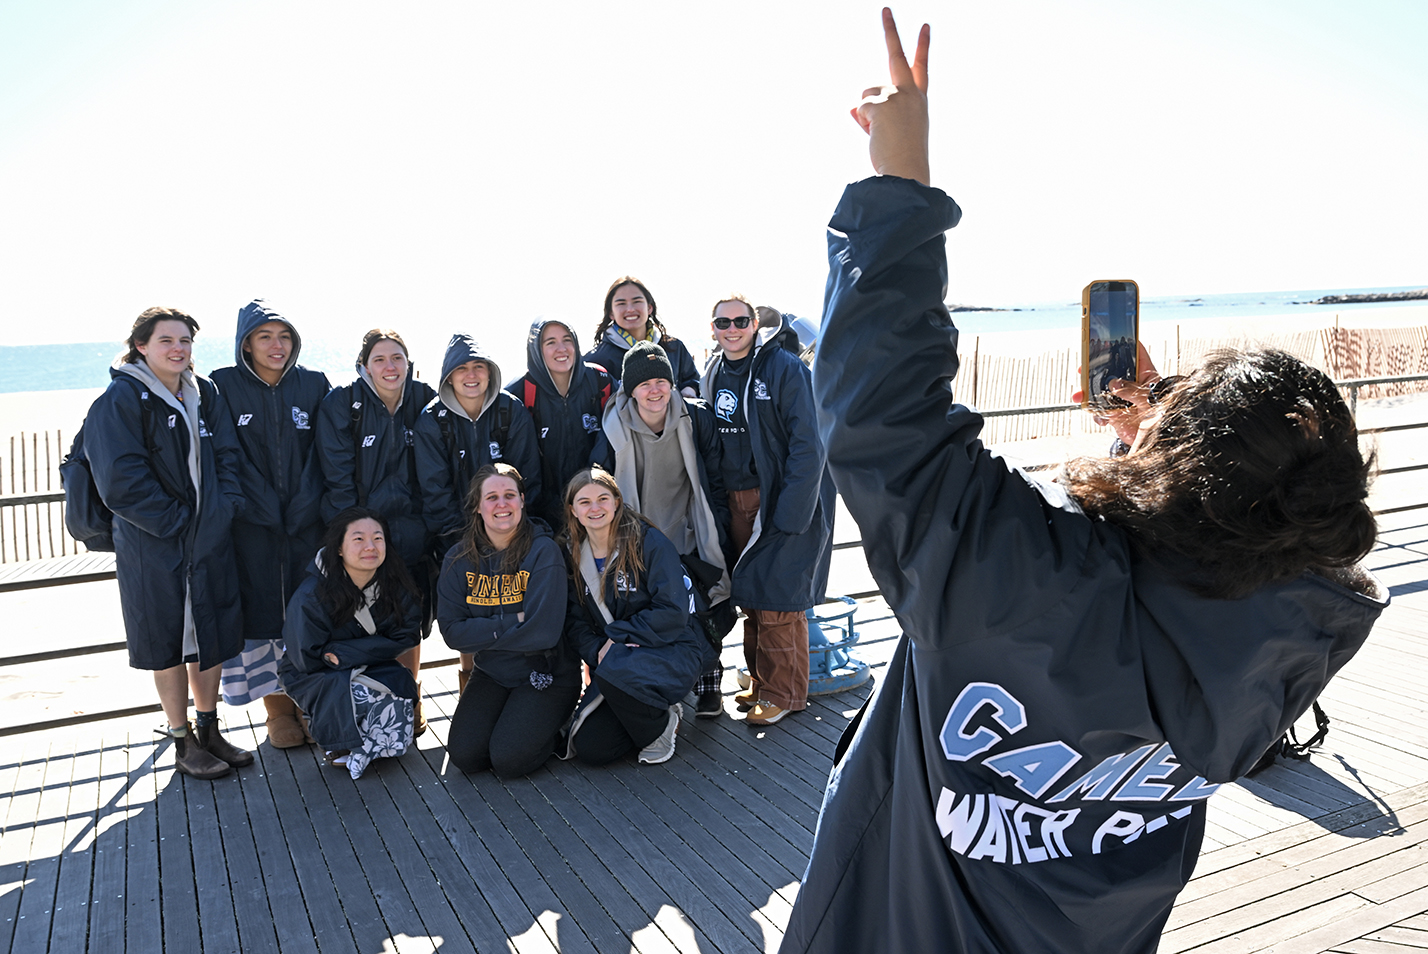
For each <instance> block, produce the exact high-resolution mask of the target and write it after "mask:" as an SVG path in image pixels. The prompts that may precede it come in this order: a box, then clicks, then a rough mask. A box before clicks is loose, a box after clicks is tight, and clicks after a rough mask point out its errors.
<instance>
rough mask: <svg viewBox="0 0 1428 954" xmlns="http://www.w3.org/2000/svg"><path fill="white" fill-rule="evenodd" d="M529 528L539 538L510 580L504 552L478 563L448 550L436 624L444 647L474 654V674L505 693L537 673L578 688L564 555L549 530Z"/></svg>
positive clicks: (457, 548) (538, 526) (537, 524)
mask: <svg viewBox="0 0 1428 954" xmlns="http://www.w3.org/2000/svg"><path fill="white" fill-rule="evenodd" d="M531 522H532V524H533V525H534V527H535V539H534V541H533V542H532V544H531V549H530V552H529V553H527V554H526V558H525V559H524V560H522V561H521V566H520V570H519V572H518V573H516V574H513V575H511V574H503V573H501V572H500V564H501V554H500V553H499V552H497V553H492V554H490V555H489V556H487V557H485V558H483V559H481V560H479V561H475V562H473V561H472V560H471V559H469V558H468V557H464V556H460V555H459V551H460V549H461V546H460V545H459V544H458V545H457V546H454V547H452V548H451V551H450V552H449V553H447V554H446V561H445V563H444V564H443V565H442V568H441V579H440V581H439V582H438V584H437V613H436V619H437V625H438V626H440V627H441V637H442V639H444V640H446V645H448V646H450V647H451V648H452V649H454V650H456V651H457V652H462V653H471V654H472V655H474V656H475V657H476V668H477V669H479V670H481V671H482V672H483V673H485V674H486V675H488V676H490V677H491V678H492V679H494V680H495V681H496V682H498V683H500V684H501V685H502V686H505V687H506V688H507V689H514V688H516V687H518V686H526V685H531V674H532V673H544V674H547V675H550V676H552V677H553V678H554V683H553V685H562V686H579V685H580V660H579V659H578V658H577V657H576V655H575V651H574V648H573V647H572V646H571V644H570V642H569V640H567V639H566V638H565V610H566V600H567V598H568V595H569V594H568V584H567V580H568V574H567V573H566V569H565V557H564V555H563V554H562V553H561V552H560V547H558V546H557V545H556V543H555V539H554V538H553V537H552V536H551V533H550V528H549V527H547V526H546V525H545V523H544V522H543V521H540V520H532V521H531ZM517 613H524V614H525V619H524V620H523V621H522V620H518V619H517V618H516V614H517Z"/></svg>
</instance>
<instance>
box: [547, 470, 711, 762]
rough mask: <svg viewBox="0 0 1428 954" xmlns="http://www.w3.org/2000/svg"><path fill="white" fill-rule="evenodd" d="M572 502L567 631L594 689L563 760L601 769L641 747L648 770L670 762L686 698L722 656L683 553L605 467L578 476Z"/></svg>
mask: <svg viewBox="0 0 1428 954" xmlns="http://www.w3.org/2000/svg"><path fill="white" fill-rule="evenodd" d="M565 504H566V514H567V517H566V530H567V533H568V534H569V539H570V556H571V562H572V564H573V566H574V576H573V577H572V579H571V583H570V604H569V606H568V607H567V609H566V613H565V617H566V619H565V626H566V633H567V635H568V636H569V638H570V639H571V640H572V641H573V642H574V644H575V646H576V648H577V649H578V650H579V652H580V656H581V657H582V658H583V659H584V660H585V662H586V663H587V664H589V666H590V672H591V683H590V687H589V689H588V690H587V691H586V694H585V697H584V698H583V699H581V701H580V705H579V707H578V708H577V709H576V712H575V716H574V718H573V719H572V720H571V725H570V729H569V732H568V740H567V746H566V752H565V756H564V757H565V758H573V757H578V758H579V759H580V760H581V761H582V762H586V763H588V764H591V765H603V764H605V763H606V762H613V761H614V760H615V759H618V758H620V757H622V756H624V755H626V754H627V753H629V752H631V751H635V750H639V753H640V761H641V762H644V763H646V764H656V763H659V762H665V761H668V760H669V758H670V757H671V756H673V755H674V736H675V731H676V730H677V728H678V726H679V719H680V716H681V715H682V714H683V709H682V707H681V706H680V705H679V700H680V699H683V698H684V696H685V695H686V694H688V693H689V691H690V690H691V689H692V688H694V681H695V679H696V678H698V676H699V673H700V672H701V671H702V670H703V669H704V668H705V667H706V666H707V665H709V664H710V663H711V662H712V660H713V658H714V651H713V649H712V648H711V647H710V645H709V641H708V640H707V639H705V638H704V636H703V635H702V634H701V632H700V630H699V629H698V622H697V619H696V617H695V616H694V615H693V613H692V610H693V604H694V593H693V590H692V588H691V586H690V582H689V578H688V577H687V576H686V575H685V573H684V566H683V565H682V564H681V563H680V560H679V552H678V551H677V550H675V548H674V544H672V543H670V542H669V539H668V538H666V537H665V535H664V534H662V533H660V532H659V531H658V530H656V529H655V528H654V527H653V526H651V525H650V522H649V521H648V520H646V519H645V518H644V517H642V516H640V515H639V514H638V513H636V512H635V511H633V510H631V509H630V508H629V507H627V506H625V503H624V499H623V498H622V497H621V495H620V488H619V485H618V484H617V483H616V482H615V478H614V477H613V476H611V475H610V474H609V473H607V472H606V471H604V470H601V469H599V468H598V467H597V468H591V469H589V470H583V471H580V472H579V473H577V474H576V475H575V476H574V477H573V478H571V480H570V483H569V484H567V485H566V490H565Z"/></svg>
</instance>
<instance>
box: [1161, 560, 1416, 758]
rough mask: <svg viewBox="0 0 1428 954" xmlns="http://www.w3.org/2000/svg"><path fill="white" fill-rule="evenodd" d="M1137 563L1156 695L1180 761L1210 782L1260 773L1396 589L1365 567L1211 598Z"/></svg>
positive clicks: (1364, 636)
mask: <svg viewBox="0 0 1428 954" xmlns="http://www.w3.org/2000/svg"><path fill="white" fill-rule="evenodd" d="M1137 562H1138V566H1137V571H1136V575H1137V583H1136V588H1137V603H1138V604H1139V611H1138V616H1139V620H1138V622H1139V626H1140V629H1141V631H1142V643H1141V644H1142V647H1143V651H1144V654H1145V657H1144V661H1145V673H1146V685H1147V688H1148V690H1149V692H1150V698H1151V700H1152V703H1153V705H1154V707H1155V710H1156V715H1157V718H1158V720H1159V722H1160V724H1161V726H1162V727H1163V728H1164V730H1165V735H1166V738H1167V740H1168V741H1169V742H1170V744H1171V748H1173V749H1174V751H1175V755H1176V758H1177V759H1178V760H1179V761H1180V762H1182V763H1183V764H1185V765H1187V766H1189V767H1190V768H1192V769H1194V770H1195V771H1196V772H1198V773H1199V774H1200V775H1203V776H1204V777H1205V778H1207V779H1208V780H1210V781H1212V782H1229V781H1233V780H1234V779H1236V778H1239V777H1240V776H1242V775H1244V774H1245V773H1246V772H1248V771H1249V770H1250V769H1251V768H1253V767H1254V764H1255V762H1256V761H1257V760H1258V759H1259V757H1260V756H1261V755H1263V754H1264V752H1265V751H1266V750H1267V749H1268V748H1269V746H1270V745H1272V744H1273V743H1274V741H1275V740H1276V739H1278V738H1279V737H1280V736H1282V735H1283V734H1284V733H1285V732H1286V731H1287V730H1288V729H1289V727H1290V725H1292V724H1293V721H1294V719H1295V718H1296V717H1297V716H1298V715H1299V714H1300V713H1302V712H1304V711H1306V710H1307V709H1308V708H1309V706H1310V704H1311V703H1312V702H1313V701H1314V699H1315V698H1316V697H1317V696H1318V695H1319V692H1320V691H1321V690H1322V689H1323V688H1324V685H1325V684H1326V683H1327V682H1328V681H1329V679H1330V677H1332V676H1333V675H1334V673H1336V672H1338V670H1339V669H1340V668H1341V667H1342V666H1343V665H1344V664H1345V663H1346V662H1348V661H1349V659H1350V657H1352V656H1353V654H1354V653H1355V652H1356V651H1357V650H1358V648H1359V647H1360V646H1361V645H1362V644H1363V642H1364V640H1365V639H1367V638H1368V634H1369V630H1370V629H1371V628H1372V627H1373V624H1374V621H1375V620H1377V619H1378V617H1379V614H1381V613H1382V612H1383V609H1384V607H1386V606H1387V605H1388V592H1387V590H1385V589H1384V587H1383V586H1382V584H1380V583H1379V582H1378V580H1377V579H1375V578H1374V577H1373V576H1372V575H1371V574H1369V573H1367V572H1366V571H1364V570H1363V569H1361V568H1358V567H1355V568H1351V569H1348V570H1335V571H1329V570H1326V571H1325V572H1326V573H1333V574H1334V575H1333V577H1329V576H1321V575H1318V574H1316V573H1311V572H1306V573H1303V574H1301V575H1300V576H1299V577H1297V578H1295V579H1293V580H1290V581H1288V582H1285V583H1279V584H1275V585H1272V586H1268V587H1264V588H1263V589H1260V590H1258V591H1256V592H1255V593H1253V594H1251V595H1250V596H1248V597H1246V598H1244V599H1241V600H1213V599H1205V598H1201V597H1198V596H1196V595H1195V594H1193V593H1191V592H1190V591H1189V590H1187V589H1185V588H1184V587H1183V586H1181V585H1180V584H1179V583H1177V582H1175V577H1176V576H1178V574H1175V573H1174V571H1173V570H1169V571H1167V570H1166V569H1164V568H1160V567H1156V566H1152V565H1150V564H1148V563H1145V562H1141V561H1137Z"/></svg>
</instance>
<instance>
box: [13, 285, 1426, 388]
mask: <svg viewBox="0 0 1428 954" xmlns="http://www.w3.org/2000/svg"><path fill="white" fill-rule="evenodd" d="M1422 287H1423V286H1422V285H1398V286H1393V287H1385V288H1326V289H1307V290H1303V289H1301V290H1294V291H1274V292H1237V293H1231V294H1216V295H1199V296H1196V295H1177V296H1166V297H1147V298H1142V299H1141V303H1140V317H1141V321H1143V322H1149V321H1176V322H1188V321H1194V320H1196V319H1199V318H1235V317H1240V318H1255V317H1261V316H1266V315H1286V314H1288V315H1296V314H1301V313H1302V314H1303V315H1304V317H1305V321H1306V323H1313V324H1322V323H1325V322H1332V321H1333V316H1334V315H1335V314H1342V313H1346V312H1352V311H1355V310H1358V309H1363V308H1392V307H1394V305H1395V304H1403V305H1419V306H1421V305H1423V304H1425V302H1423V301H1413V302H1401V303H1372V304H1363V305H1312V304H1307V302H1312V301H1313V300H1315V299H1317V298H1323V297H1324V296H1326V295H1345V294H1371V293H1380V292H1395V291H1411V290H1414V289H1417V288H1422ZM967 304H974V305H976V304H983V303H981V302H968V303H967ZM999 307H1004V308H1006V309H1007V310H1004V311H973V312H959V313H957V314H955V315H953V320H954V321H955V322H956V324H957V327H958V328H960V329H962V331H963V332H964V333H966V334H990V333H993V332H998V331H1037V330H1041V329H1050V328H1074V327H1079V323H1080V320H1081V302H1080V299H1079V298H1077V299H1074V300H1066V301H1059V302H1039V303H1028V304H1020V305H1006V306H999ZM409 340H411V339H409ZM441 340H442V341H443V342H444V341H445V337H444V336H443V337H442V338H441ZM354 345H355V341H354V340H353V336H346V337H343V338H341V339H325V338H321V337H306V336H305V337H304V339H303V346H302V355H301V361H302V363H303V364H304V365H306V366H307V367H309V368H315V369H317V370H320V371H325V372H326V373H327V376H328V378H329V379H330V380H331V381H332V383H333V384H334V385H341V384H346V383H347V382H349V381H351V380H352V378H353V360H354V359H355V358H356V354H355V353H354V352H355V346H354ZM122 349H123V345H122V344H121V343H120V342H118V341H102V342H86V343H79V344H76V343H73V342H70V343H63V344H45V345H0V394H5V393H14V392H17V391H63V390H68V389H72V388H98V387H104V386H105V385H106V384H108V383H109V366H110V364H111V363H112V362H113V360H114V357H115V356H116V355H117V354H118V353H119V352H120V351H121V350H122ZM497 358H498V360H500V361H501V362H502V367H503V368H504V369H505V370H506V375H507V378H508V379H509V378H514V377H515V376H516V375H518V374H520V373H521V372H523V371H524V358H522V359H521V360H520V363H519V365H512V366H510V367H507V362H508V361H509V360H510V359H509V357H508V356H504V355H497ZM413 359H414V360H415V361H416V362H417V366H418V368H419V369H420V370H422V371H423V372H424V374H423V377H424V378H426V379H427V380H428V381H430V379H431V377H432V376H433V375H434V371H435V369H434V368H432V367H431V364H432V362H433V361H435V362H438V367H439V362H440V353H439V352H438V353H436V354H434V355H426V354H423V353H421V352H420V350H418V352H417V353H416V354H414V355H413ZM232 363H233V345H232V339H231V338H225V337H224V336H222V335H219V336H215V337H205V336H203V335H199V337H198V338H197V339H196V340H195V341H194V365H195V366H196V367H197V368H198V370H199V371H200V372H203V373H205V374H206V373H208V372H209V371H211V370H213V369H214V368H220V367H223V366H225V365H231V364H232Z"/></svg>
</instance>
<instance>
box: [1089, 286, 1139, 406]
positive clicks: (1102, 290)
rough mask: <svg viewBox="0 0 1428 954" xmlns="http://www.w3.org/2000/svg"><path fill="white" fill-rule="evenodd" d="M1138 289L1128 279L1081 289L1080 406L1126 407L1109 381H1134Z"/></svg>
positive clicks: (1137, 333)
mask: <svg viewBox="0 0 1428 954" xmlns="http://www.w3.org/2000/svg"><path fill="white" fill-rule="evenodd" d="M1139 339H1140V288H1139V287H1138V286H1137V285H1136V283H1135V282H1133V281H1129V280H1124V279H1122V280H1119V281H1096V282H1092V283H1091V284H1089V285H1087V286H1086V287H1085V288H1083V289H1081V406H1082V407H1094V408H1103V409H1104V408H1116V407H1127V406H1129V404H1130V402H1129V401H1124V400H1122V399H1120V398H1118V397H1116V396H1115V395H1114V394H1111V393H1110V390H1109V384H1110V382H1111V381H1113V380H1115V379H1117V378H1119V379H1121V380H1122V381H1135V380H1137V374H1136V373H1137V371H1138V368H1137V364H1138V362H1137V358H1138V353H1137V352H1138V349H1137V347H1136V342H1137V341H1138V340H1139Z"/></svg>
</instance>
